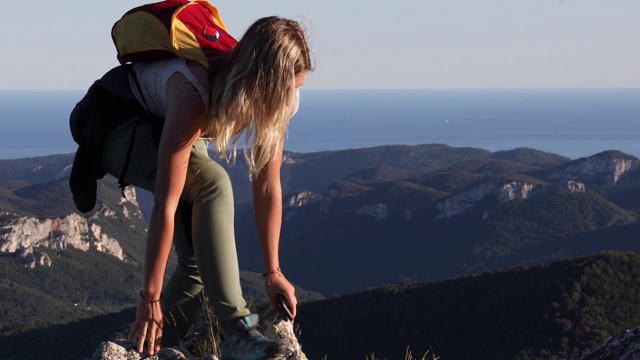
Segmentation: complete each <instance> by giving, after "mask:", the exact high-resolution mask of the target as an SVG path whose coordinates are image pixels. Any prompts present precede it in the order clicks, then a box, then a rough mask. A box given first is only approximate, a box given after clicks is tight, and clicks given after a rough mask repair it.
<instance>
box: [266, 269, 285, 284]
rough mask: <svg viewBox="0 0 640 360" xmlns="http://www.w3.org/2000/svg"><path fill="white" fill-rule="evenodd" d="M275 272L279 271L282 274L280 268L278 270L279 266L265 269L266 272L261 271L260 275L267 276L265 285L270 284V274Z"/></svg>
mask: <svg viewBox="0 0 640 360" xmlns="http://www.w3.org/2000/svg"><path fill="white" fill-rule="evenodd" d="M275 273H281V274H282V270H280V268H279V267H277V268H275V269H273V270H270V271H267V272H266V273H263V274H262V276H263V277H266V278H267V285H271V275H273V274H275Z"/></svg>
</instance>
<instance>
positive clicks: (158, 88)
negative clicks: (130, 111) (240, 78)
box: [129, 58, 209, 117]
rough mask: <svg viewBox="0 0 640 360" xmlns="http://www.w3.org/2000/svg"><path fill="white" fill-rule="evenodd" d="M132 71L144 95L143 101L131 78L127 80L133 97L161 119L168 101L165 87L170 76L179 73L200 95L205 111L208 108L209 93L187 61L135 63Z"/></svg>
mask: <svg viewBox="0 0 640 360" xmlns="http://www.w3.org/2000/svg"><path fill="white" fill-rule="evenodd" d="M133 70H134V72H135V74H136V75H137V77H138V82H139V83H140V88H141V89H142V93H143V94H144V100H143V98H142V97H141V96H140V94H139V92H138V87H137V86H136V84H135V82H134V81H133V79H132V78H129V85H130V86H131V90H132V91H133V94H134V96H135V97H136V99H138V101H139V102H140V104H142V105H143V106H145V103H146V106H148V109H147V110H149V111H150V112H152V113H153V114H155V115H159V116H162V117H166V116H167V112H168V109H169V101H168V100H167V92H166V85H167V81H168V80H169V78H170V77H171V75H173V74H175V73H177V72H178V73H181V74H182V75H184V76H185V77H186V78H187V80H188V81H189V83H190V84H191V85H193V87H195V88H196V89H197V91H198V93H199V94H200V97H201V98H202V102H203V103H204V106H205V109H208V108H209V93H208V92H207V91H206V90H205V88H204V86H203V85H202V84H201V83H200V82H199V81H198V80H197V79H196V77H195V76H194V75H193V73H192V72H191V70H189V67H188V66H187V60H185V59H182V58H175V59H168V60H161V61H154V62H149V63H137V64H135V65H133Z"/></svg>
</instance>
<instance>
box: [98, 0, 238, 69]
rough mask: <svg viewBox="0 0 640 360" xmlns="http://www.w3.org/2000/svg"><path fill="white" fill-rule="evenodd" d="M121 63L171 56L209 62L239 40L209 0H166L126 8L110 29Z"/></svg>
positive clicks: (203, 62)
mask: <svg viewBox="0 0 640 360" xmlns="http://www.w3.org/2000/svg"><path fill="white" fill-rule="evenodd" d="M111 38H112V39H113V43H114V45H115V46H116V50H117V52H118V55H117V57H118V61H119V62H120V64H126V63H135V62H145V61H153V60H160V59H167V58H171V57H182V58H186V59H190V60H194V61H196V62H198V63H200V64H202V65H203V66H204V67H206V68H209V62H210V61H211V60H212V59H213V58H215V57H216V55H219V54H220V53H221V52H227V51H229V50H231V49H232V48H233V47H234V46H235V45H236V44H237V43H238V42H237V41H236V39H234V38H233V37H232V36H231V35H229V33H227V28H226V26H225V25H224V22H222V19H221V18H220V14H219V13H218V9H216V8H215V7H214V6H213V5H211V4H210V3H209V2H208V1H207V0H195V1H189V0H166V1H160V2H156V3H150V4H146V5H142V6H138V7H136V8H133V9H131V10H129V11H127V12H126V13H125V14H124V15H123V16H122V18H121V19H120V20H118V21H116V23H115V24H114V25H113V27H112V29H111Z"/></svg>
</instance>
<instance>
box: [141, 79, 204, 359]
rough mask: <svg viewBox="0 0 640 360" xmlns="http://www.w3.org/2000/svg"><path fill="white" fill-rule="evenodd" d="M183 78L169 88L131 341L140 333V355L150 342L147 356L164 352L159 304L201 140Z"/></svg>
mask: <svg viewBox="0 0 640 360" xmlns="http://www.w3.org/2000/svg"><path fill="white" fill-rule="evenodd" d="M187 83H188V82H187V80H186V78H185V77H184V75H182V74H180V73H176V74H174V75H172V76H171V78H169V81H168V82H167V89H166V90H167V98H168V100H169V111H168V114H167V116H166V119H165V124H164V128H163V130H162V134H163V135H162V137H161V140H160V146H159V148H158V168H157V173H156V184H155V189H154V207H153V212H152V215H151V222H150V224H149V232H148V234H147V245H146V249H145V259H144V287H143V290H142V298H141V299H140V303H139V304H138V313H137V316H136V322H135V323H134V325H133V328H132V330H131V333H130V337H132V336H134V335H135V332H136V331H137V330H140V331H141V333H140V337H139V339H138V352H140V353H141V352H142V351H143V346H144V341H145V338H146V337H148V339H147V341H148V352H149V354H153V353H154V352H156V351H158V350H159V349H160V340H161V336H162V335H161V332H162V331H161V327H162V321H163V319H162V308H161V306H160V302H159V301H155V302H151V301H152V300H158V299H160V298H161V295H162V287H163V284H164V274H165V270H166V266H167V259H168V257H169V252H170V251H171V244H172V241H173V231H174V216H175V212H176V208H177V206H178V201H179V199H180V195H181V194H182V190H183V188H184V184H185V179H186V174H187V168H188V164H189V157H190V155H191V148H192V146H193V144H194V142H195V140H196V139H197V138H198V136H200V133H201V130H200V129H201V127H202V124H203V119H204V113H205V107H204V104H203V103H202V99H201V98H200V96H199V95H198V92H197V91H196V90H195V89H194V88H193V87H191V86H187V87H185V85H184V84H187Z"/></svg>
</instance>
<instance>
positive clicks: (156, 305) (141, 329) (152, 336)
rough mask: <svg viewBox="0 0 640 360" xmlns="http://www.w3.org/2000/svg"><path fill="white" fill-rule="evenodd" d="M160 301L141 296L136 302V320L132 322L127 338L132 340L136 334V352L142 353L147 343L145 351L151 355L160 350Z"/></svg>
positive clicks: (161, 319)
mask: <svg viewBox="0 0 640 360" xmlns="http://www.w3.org/2000/svg"><path fill="white" fill-rule="evenodd" d="M160 303H161V302H160V301H148V300H145V299H144V298H141V299H140V301H139V302H138V310H137V312H136V321H135V322H134V323H133V327H132V328H131V332H129V340H130V341H134V340H135V338H136V334H138V333H139V334H138V339H137V340H138V353H140V354H142V352H143V351H144V346H145V339H146V345H147V353H148V354H149V355H153V354H155V353H157V352H158V351H160V344H161V343H162V324H163V323H162V321H163V318H162V306H161V304H160Z"/></svg>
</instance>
